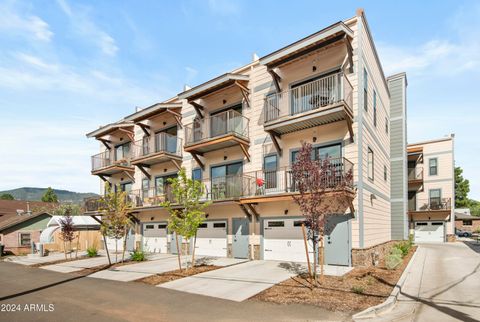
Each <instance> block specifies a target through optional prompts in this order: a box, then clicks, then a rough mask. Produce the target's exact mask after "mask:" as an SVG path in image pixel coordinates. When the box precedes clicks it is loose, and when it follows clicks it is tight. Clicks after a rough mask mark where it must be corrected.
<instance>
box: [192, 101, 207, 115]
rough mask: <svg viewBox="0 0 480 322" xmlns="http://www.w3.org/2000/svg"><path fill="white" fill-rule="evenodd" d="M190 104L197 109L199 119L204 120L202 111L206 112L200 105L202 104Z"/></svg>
mask: <svg viewBox="0 0 480 322" xmlns="http://www.w3.org/2000/svg"><path fill="white" fill-rule="evenodd" d="M189 103H190V105H192V106H193V108H194V109H195V112H197V115H198V117H199V118H201V119H203V114H202V112H201V111H203V110H204V108H203V106H202V105H200V104H198V103H195V102H193V101H192V102H189Z"/></svg>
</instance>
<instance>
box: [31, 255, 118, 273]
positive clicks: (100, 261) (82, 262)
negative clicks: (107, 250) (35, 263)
mask: <svg viewBox="0 0 480 322" xmlns="http://www.w3.org/2000/svg"><path fill="white" fill-rule="evenodd" d="M110 258H111V261H112V263H115V256H112V255H110ZM121 259H122V256H121V255H120V256H118V261H120V260H121ZM106 264H108V258H107V257H106V256H97V257H92V258H86V259H79V260H76V261H71V262H65V263H60V264H53V265H46V266H42V267H40V268H42V269H46V270H49V271H54V272H60V273H73V272H78V271H81V270H83V269H85V268H93V267H97V266H101V265H106Z"/></svg>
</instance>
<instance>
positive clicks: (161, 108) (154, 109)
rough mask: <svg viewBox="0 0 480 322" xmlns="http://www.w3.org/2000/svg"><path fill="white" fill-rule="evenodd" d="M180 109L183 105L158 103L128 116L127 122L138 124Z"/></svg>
mask: <svg viewBox="0 0 480 322" xmlns="http://www.w3.org/2000/svg"><path fill="white" fill-rule="evenodd" d="M179 108H182V103H157V104H153V105H152V106H149V107H146V108H144V109H143V110H140V111H138V112H136V113H133V114H131V115H129V116H127V117H126V118H125V121H128V122H134V123H137V122H141V121H144V120H146V119H148V118H151V117H152V116H155V115H158V114H160V113H163V112H167V111H168V110H178V109H179Z"/></svg>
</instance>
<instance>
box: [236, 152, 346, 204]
mask: <svg viewBox="0 0 480 322" xmlns="http://www.w3.org/2000/svg"><path fill="white" fill-rule="evenodd" d="M329 167H331V168H332V170H333V169H334V171H332V175H326V176H324V178H323V180H325V182H324V183H325V187H327V188H328V187H331V188H332V189H333V188H335V187H339V186H341V187H342V189H343V190H345V191H346V192H351V193H353V191H354V185H353V163H352V162H350V161H349V160H347V159H346V158H335V159H330V165H329ZM246 175H247V176H248V177H251V178H252V179H253V180H251V181H250V186H249V187H248V188H247V189H244V190H245V194H244V198H245V199H244V200H242V202H243V203H253V202H267V201H272V200H283V199H285V200H290V199H291V195H292V194H294V193H297V192H298V188H297V186H296V185H295V180H294V179H293V175H292V170H291V169H290V168H282V169H279V170H272V171H266V170H259V171H255V172H252V173H247V174H246ZM332 192H333V190H332Z"/></svg>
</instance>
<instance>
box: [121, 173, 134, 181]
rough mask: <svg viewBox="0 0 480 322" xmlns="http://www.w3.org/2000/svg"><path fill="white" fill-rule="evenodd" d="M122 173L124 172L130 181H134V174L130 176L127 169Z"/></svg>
mask: <svg viewBox="0 0 480 322" xmlns="http://www.w3.org/2000/svg"><path fill="white" fill-rule="evenodd" d="M123 173H124V174H125V175H126V176H127V177H129V178H130V180H132V181H134V182H135V177H134V176H132V174H131V173H129V172H128V171H123Z"/></svg>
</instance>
